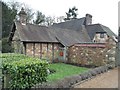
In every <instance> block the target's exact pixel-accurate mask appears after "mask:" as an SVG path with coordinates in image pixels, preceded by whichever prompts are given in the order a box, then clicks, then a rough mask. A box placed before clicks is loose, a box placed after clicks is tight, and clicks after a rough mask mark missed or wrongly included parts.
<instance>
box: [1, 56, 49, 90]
mask: <svg viewBox="0 0 120 90" xmlns="http://www.w3.org/2000/svg"><path fill="white" fill-rule="evenodd" d="M47 69H48V63H46V61H40V60H39V59H37V58H25V59H22V60H19V61H12V62H5V63H3V70H4V71H6V74H7V75H8V76H9V78H10V79H9V80H10V81H6V82H9V84H8V87H7V88H10V89H15V88H19V89H21V88H24V89H27V88H31V87H32V86H34V85H35V84H37V83H42V82H45V81H46V79H47Z"/></svg>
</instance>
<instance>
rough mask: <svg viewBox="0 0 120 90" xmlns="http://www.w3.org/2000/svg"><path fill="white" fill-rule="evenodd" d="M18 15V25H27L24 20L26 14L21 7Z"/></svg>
mask: <svg viewBox="0 0 120 90" xmlns="http://www.w3.org/2000/svg"><path fill="white" fill-rule="evenodd" d="M18 15H19V18H20V19H19V21H20V23H21V24H22V25H26V23H27V20H26V18H27V13H26V12H25V11H24V8H23V7H22V8H21V11H20V12H19V13H18Z"/></svg>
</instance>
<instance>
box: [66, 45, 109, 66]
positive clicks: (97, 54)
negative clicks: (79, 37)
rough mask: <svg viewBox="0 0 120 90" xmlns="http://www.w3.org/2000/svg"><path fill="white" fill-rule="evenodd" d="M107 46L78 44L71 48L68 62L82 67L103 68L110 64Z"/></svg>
mask: <svg viewBox="0 0 120 90" xmlns="http://www.w3.org/2000/svg"><path fill="white" fill-rule="evenodd" d="M108 50H111V48H108V47H107V46H106V44H78V45H73V46H71V47H69V49H68V51H69V53H68V62H69V63H74V64H80V65H93V66H101V65H105V64H107V62H108V54H109V53H107V52H108Z"/></svg>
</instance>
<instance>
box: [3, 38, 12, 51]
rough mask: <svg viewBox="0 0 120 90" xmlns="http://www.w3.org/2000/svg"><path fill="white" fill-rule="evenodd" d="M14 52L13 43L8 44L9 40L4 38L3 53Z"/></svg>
mask: <svg viewBox="0 0 120 90" xmlns="http://www.w3.org/2000/svg"><path fill="white" fill-rule="evenodd" d="M13 51H14V48H13V47H12V46H11V43H8V38H2V53H11V52H13Z"/></svg>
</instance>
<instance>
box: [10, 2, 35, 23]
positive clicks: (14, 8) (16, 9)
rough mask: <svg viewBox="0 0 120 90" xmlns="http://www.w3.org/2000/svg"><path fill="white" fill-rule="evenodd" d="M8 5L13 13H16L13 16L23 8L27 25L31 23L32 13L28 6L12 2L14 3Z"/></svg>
mask: <svg viewBox="0 0 120 90" xmlns="http://www.w3.org/2000/svg"><path fill="white" fill-rule="evenodd" d="M8 5H9V7H10V8H11V10H12V11H13V12H16V13H15V16H17V13H18V12H19V11H20V10H21V8H22V6H24V7H23V8H24V9H25V12H26V13H27V22H28V23H31V22H32V19H33V16H34V12H33V10H32V9H31V8H30V7H29V6H28V5H26V4H24V3H19V2H14V1H13V2H9V3H8ZM15 19H16V20H18V19H19V17H16V18H15Z"/></svg>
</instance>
